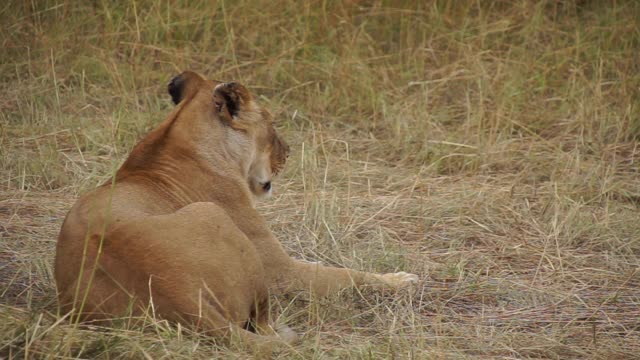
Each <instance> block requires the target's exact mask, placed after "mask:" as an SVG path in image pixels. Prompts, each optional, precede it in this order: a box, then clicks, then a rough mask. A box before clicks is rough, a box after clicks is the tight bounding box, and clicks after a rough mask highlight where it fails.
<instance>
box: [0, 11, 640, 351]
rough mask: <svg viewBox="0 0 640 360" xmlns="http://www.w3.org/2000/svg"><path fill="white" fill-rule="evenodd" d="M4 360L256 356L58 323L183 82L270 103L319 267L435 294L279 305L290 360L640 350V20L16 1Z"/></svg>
mask: <svg viewBox="0 0 640 360" xmlns="http://www.w3.org/2000/svg"><path fill="white" fill-rule="evenodd" d="M0 23H1V24H2V30H0V44H1V46H2V47H1V50H0V92H1V93H2V96H0V358H2V357H7V358H12V357H15V358H38V357H43V358H49V357H50V358H54V357H67V358H68V357H81V358H96V357H99V358H110V359H111V358H114V359H115V358H143V357H146V358H154V359H159V358H185V359H191V358H211V357H217V356H221V357H228V358H245V357H247V356H250V353H246V352H243V351H242V350H238V349H234V348H227V347H225V346H221V345H216V344H215V343H212V342H210V341H208V339H207V338H205V337H204V336H202V335H199V334H193V333H190V332H189V331H187V330H185V329H183V328H180V327H175V326H169V325H167V324H165V323H163V322H161V321H155V320H153V319H149V321H148V326H147V327H145V328H130V327H128V326H127V324H122V325H120V326H116V327H115V328H112V329H93V330H91V329H86V328H78V327H76V326H74V325H72V324H69V323H68V322H66V319H65V318H64V317H61V315H60V314H57V309H56V300H55V286H54V283H53V279H52V259H53V256H54V249H55V241H56V236H57V232H58V230H59V228H60V225H61V223H62V220H63V218H64V216H65V214H66V211H67V210H68V209H69V208H70V207H71V205H72V203H73V202H74V200H75V199H76V198H77V196H78V195H79V194H80V193H82V192H83V191H86V190H88V189H91V188H93V187H94V186H96V184H99V183H101V182H104V181H106V180H107V179H108V178H109V177H110V175H111V174H112V172H113V169H114V168H115V167H116V166H117V165H118V164H120V163H121V162H122V161H123V160H124V158H125V157H126V155H127V153H128V151H129V150H130V149H131V147H132V146H133V145H134V143H135V142H136V141H137V140H139V139H140V138H141V137H142V136H143V135H144V134H145V133H146V132H147V131H149V130H150V129H151V128H153V127H154V125H155V124H157V123H158V122H159V121H161V120H162V119H163V118H164V116H165V115H166V114H167V113H168V112H169V109H170V108H171V106H172V105H171V103H170V99H169V96H168V95H167V94H166V84H167V83H168V81H169V79H170V78H171V77H172V76H173V75H175V74H177V73H179V72H180V71H181V70H183V69H192V70H196V71H199V72H202V73H204V74H206V75H207V76H209V77H211V78H216V79H223V80H232V79H233V80H237V81H240V82H242V83H244V84H246V85H247V86H249V87H250V88H251V89H252V91H253V92H254V93H257V94H260V95H261V97H260V100H261V101H262V103H263V104H265V105H266V106H268V107H269V108H271V109H272V111H273V113H274V114H275V117H276V118H277V119H278V128H279V130H280V132H281V133H282V134H283V135H284V137H285V138H286V139H287V141H288V142H289V143H290V145H291V146H292V156H291V158H290V161H289V164H288V166H287V168H286V170H285V172H284V174H283V175H282V176H281V177H280V178H279V180H278V181H277V185H276V190H275V192H276V193H275V197H274V198H272V199H270V200H267V201H264V202H262V204H261V206H260V211H261V212H262V213H263V214H264V216H265V217H266V218H267V219H269V221H270V223H271V225H272V228H273V231H274V232H275V233H276V235H277V236H278V238H280V239H281V240H282V242H283V243H284V245H285V247H286V248H287V249H288V251H290V253H291V254H292V255H294V256H297V257H299V258H304V259H308V260H314V261H316V260H319V261H322V262H324V263H328V264H335V265H340V266H350V267H355V268H358V269H363V270H374V271H379V272H385V271H395V270H405V271H410V272H413V273H417V274H419V275H420V277H421V279H422V282H421V283H420V284H419V286H418V288H417V289H416V290H415V291H410V292H401V293H398V294H388V293H376V292H371V293H365V294H362V293H359V292H356V291H346V292H345V293H344V294H342V295H341V296H339V297H337V298H335V299H328V300H327V299H325V300H322V299H296V298H294V299H284V300H282V301H280V302H276V303H275V305H274V306H275V307H277V308H278V309H277V311H278V312H279V313H280V314H281V315H280V321H286V322H287V323H288V324H289V325H291V326H292V327H293V328H294V329H295V330H296V331H297V332H298V333H300V334H303V335H304V339H303V342H302V344H301V345H299V346H297V347H295V348H294V349H292V350H290V351H287V352H285V353H282V354H279V355H278V356H281V357H283V358H300V359H308V358H341V359H342V358H356V359H378V358H464V357H478V358H490V357H496V358H582V359H584V358H602V359H613V358H616V359H622V358H634V357H637V356H638V354H639V353H640V320H639V319H640V271H639V270H638V268H639V266H640V259H639V255H640V221H639V216H638V211H639V209H638V207H639V204H640V178H639V165H640V155H639V154H640V149H639V148H638V138H639V137H640V97H639V94H640V2H638V1H634V0H630V1H622V0H617V1H616V0H611V1H596V0H592V1H589V0H566V1H565V0H541V1H528V0H514V1H507V0H504V1H477V0H473V1H467V0H460V1H457V0H438V1H409V0H407V1H400V0H398V1H381V0H370V1H341V2H339V1H329V0H325V1H321V0H316V1H305V2H298V1H293V0H268V1H267V0H237V1H209V0H192V1H187V0H184V1H181V0H175V1H174V0H171V1H168V0H162V1H151V0H138V1H71V0H68V1H66V0H32V1H11V0H10V1H8V2H3V3H2V4H1V5H0Z"/></svg>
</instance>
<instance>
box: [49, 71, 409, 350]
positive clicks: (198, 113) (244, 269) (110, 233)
mask: <svg viewBox="0 0 640 360" xmlns="http://www.w3.org/2000/svg"><path fill="white" fill-rule="evenodd" d="M170 93H171V95H172V97H173V98H174V101H175V102H176V103H177V106H176V108H175V109H174V110H173V112H172V113H171V114H170V115H169V116H168V117H167V119H166V120H165V121H164V122H162V123H161V124H160V125H159V126H158V127H157V128H155V129H154V130H153V131H151V132H150V133H149V134H148V135H147V136H146V137H145V138H144V139H142V141H140V143H139V144H137V145H136V146H135V148H134V149H133V151H132V152H131V154H130V155H129V158H128V159H127V161H126V162H125V163H124V164H123V165H122V167H121V168H120V169H119V170H118V172H117V173H116V175H115V177H114V178H113V180H112V181H110V182H108V183H106V184H104V185H103V186H101V187H98V188H97V189H95V190H93V191H91V192H89V193H87V194H85V195H84V196H82V197H81V198H80V199H79V200H78V201H77V203H76V204H75V205H74V206H73V208H72V209H71V210H70V211H69V214H68V215H67V217H66V219H65V222H64V224H63V226H62V230H61V231H60V235H59V238H58V246H57V252H56V261H55V278H56V283H57V286H58V292H59V301H60V306H61V309H62V311H63V312H65V313H67V312H72V311H73V312H74V314H77V316H80V319H82V320H85V321H88V320H94V321H101V320H106V319H113V318H117V317H121V316H127V315H140V314H142V313H143V312H148V313H150V314H152V315H154V316H157V317H159V318H163V319H168V320H171V321H176V322H181V323H184V324H189V325H191V326H195V327H197V328H198V329H201V330H203V331H206V332H208V333H210V334H211V335H212V336H219V337H229V336H230V335H232V334H235V335H237V336H239V337H240V338H241V339H243V340H246V341H248V342H251V343H269V342H280V341H292V340H293V339H294V336H292V335H291V332H285V336H278V335H277V334H276V333H275V331H274V330H273V326H272V324H270V320H269V319H270V318H269V314H268V297H269V295H270V294H276V295H277V294H282V293H284V292H288V291H301V290H310V291H312V292H314V293H316V294H317V295H325V294H328V293H330V292H333V291H337V290H339V289H342V288H345V287H349V286H353V285H355V286H362V285H383V286H389V287H399V286H404V285H406V284H408V283H412V282H415V281H416V280H417V277H416V276H415V275H412V274H406V273H393V274H385V275H378V274H370V273H364V272H359V271H355V270H351V269H344V268H332V267H325V266H322V265H319V264H310V263H304V262H299V261H296V260H294V259H292V258H291V257H289V256H288V255H287V253H286V252H285V251H284V250H283V248H282V246H281V245H280V243H279V242H278V240H277V239H276V238H275V237H274V236H273V234H272V233H271V231H270V230H269V228H268V226H267V224H266V222H265V221H264V219H263V218H262V217H261V216H260V215H259V214H258V212H257V211H256V210H255V207H254V198H255V197H256V196H261V195H264V193H268V192H269V191H270V188H269V186H268V185H266V184H267V183H269V182H270V181H271V178H272V177H273V176H274V175H275V174H276V173H277V172H278V171H279V170H280V169H281V168H282V166H283V165H284V162H285V160H286V157H287V154H288V151H289V150H288V146H287V145H286V144H285V143H284V141H282V140H281V139H280V138H279V137H278V135H277V133H276V132H275V130H274V128H273V125H272V123H271V119H270V115H269V113H268V112H267V111H266V110H264V109H262V108H261V107H260V106H259V105H258V104H257V103H256V102H255V101H254V100H253V98H252V96H251V94H250V93H249V92H248V91H247V90H246V89H245V88H244V87H243V86H241V85H239V84H236V83H224V84H220V83H217V82H214V81H210V80H206V79H204V78H203V77H202V76H200V75H198V74H196V73H193V72H184V73H182V74H181V75H179V76H178V77H176V78H175V79H174V81H172V83H171V85H170ZM248 323H250V324H252V326H250V327H247V326H246V324H248ZM248 328H249V329H251V330H252V331H250V330H246V329H248Z"/></svg>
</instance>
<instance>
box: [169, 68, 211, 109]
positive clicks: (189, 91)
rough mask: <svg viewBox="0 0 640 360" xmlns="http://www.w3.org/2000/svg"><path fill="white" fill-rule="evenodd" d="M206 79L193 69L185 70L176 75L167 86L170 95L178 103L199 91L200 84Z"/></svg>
mask: <svg viewBox="0 0 640 360" xmlns="http://www.w3.org/2000/svg"><path fill="white" fill-rule="evenodd" d="M204 81H205V79H204V78H203V77H202V76H200V75H199V74H196V73H194V72H193V71H185V72H183V73H182V74H180V75H176V76H175V77H174V78H173V79H171V81H170V82H169V85H168V86H167V90H168V91H169V95H171V100H172V101H173V103H174V104H176V105H178V103H180V101H182V100H184V99H186V98H188V97H191V96H192V95H193V94H195V93H196V91H198V86H199V85H200V84H202V83H203V82H204Z"/></svg>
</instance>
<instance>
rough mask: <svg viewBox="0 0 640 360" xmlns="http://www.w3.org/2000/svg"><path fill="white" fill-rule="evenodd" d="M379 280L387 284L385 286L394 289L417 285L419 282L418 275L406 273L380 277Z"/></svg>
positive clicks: (401, 272)
mask: <svg viewBox="0 0 640 360" xmlns="http://www.w3.org/2000/svg"><path fill="white" fill-rule="evenodd" d="M379 278H380V280H382V281H383V282H384V283H385V285H387V286H389V287H394V288H403V287H407V286H411V285H414V284H416V283H417V282H418V280H419V278H418V275H416V274H409V273H406V272H404V271H400V272H397V273H389V274H383V275H379Z"/></svg>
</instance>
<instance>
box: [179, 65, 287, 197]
mask: <svg viewBox="0 0 640 360" xmlns="http://www.w3.org/2000/svg"><path fill="white" fill-rule="evenodd" d="M168 90H169V94H170V95H171V98H172V100H173V102H174V103H175V104H177V105H178V109H177V110H176V119H177V120H180V119H181V118H186V119H189V121H190V124H189V125H190V126H189V127H190V129H189V130H188V132H189V133H190V134H189V136H191V137H196V138H198V141H197V143H198V144H200V148H201V149H200V152H201V153H205V154H206V153H208V154H213V153H215V155H216V156H218V157H220V156H221V157H223V158H224V160H225V161H227V162H231V163H235V164H237V165H238V166H239V169H240V171H241V173H242V174H243V175H244V176H245V177H246V180H247V183H248V185H249V188H250V189H251V191H252V193H253V194H254V195H255V196H257V197H262V196H268V195H270V194H271V189H272V186H271V181H272V178H273V177H274V176H275V175H277V174H278V173H279V172H280V171H281V170H282V168H283V167H284V164H285V162H286V160H287V157H288V155H289V146H288V145H287V144H286V143H285V142H284V140H282V139H281V138H280V137H279V136H278V134H277V133H276V130H275V128H274V126H273V120H272V116H271V114H270V113H269V111H268V110H267V109H264V108H263V107H261V106H260V105H259V104H258V103H257V102H256V101H255V100H254V98H253V96H252V95H251V94H250V93H249V91H248V90H247V89H246V88H245V87H244V86H242V85H241V84H239V83H236V82H219V81H212V80H206V79H204V78H203V77H202V76H200V75H198V74H196V73H194V72H190V71H185V72H183V73H182V74H180V75H178V76H176V77H174V78H173V79H172V80H171V82H170V83H169V86H168ZM183 112H185V114H186V115H187V116H180V114H181V113H183Z"/></svg>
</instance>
